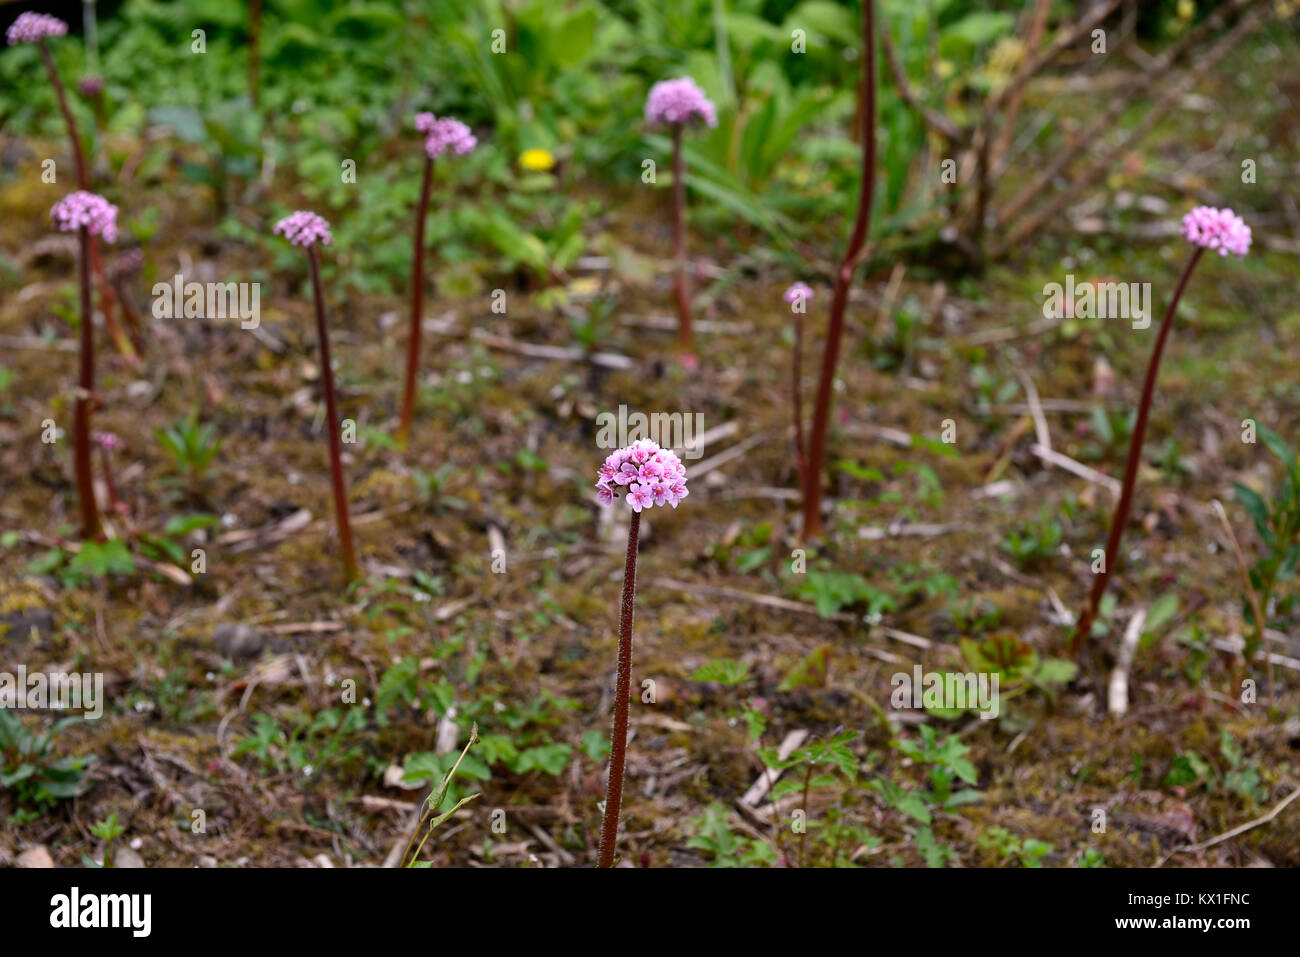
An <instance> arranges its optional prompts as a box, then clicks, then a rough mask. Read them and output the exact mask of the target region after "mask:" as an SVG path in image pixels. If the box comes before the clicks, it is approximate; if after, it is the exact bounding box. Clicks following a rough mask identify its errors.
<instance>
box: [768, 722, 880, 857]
mask: <svg viewBox="0 0 1300 957" xmlns="http://www.w3.org/2000/svg"><path fill="white" fill-rule="evenodd" d="M858 737H859V734H858V732H857V731H841V732H839V733H838V734H835V735H833V736H831V737H829V738H825V739H814V740H812V741H810V742H808V743H807V744H805V745H803V746H802V747H799V748H796V749H795V750H794V751H792V752H791V753H790V754H789V755H787V756H786V757H785V758H782V757H781V756H780V754H779V752H778V749H776V748H759V750H758V756H759V759H760V760H761V761H762V762H763V764H764V766H765V767H767V768H768V769H769V770H771V771H774V772H784V776H783V777H782V778H781V780H779V781H777V783H776V784H775V785H774V786H773V787H772V791H771V798H772V800H773V801H779V800H780V799H781V798H783V797H785V796H786V795H788V794H799V795H800V801H799V805H798V807H797V808H796V809H795V813H796V814H797V815H800V816H799V817H797V818H795V819H794V820H793V821H792V822H791V825H792V827H793V828H794V830H795V833H797V834H798V835H799V841H798V848H797V852H796V854H795V863H796V865H797V866H798V867H803V866H804V864H805V862H806V861H808V860H810V858H809V857H808V856H807V853H806V852H807V849H808V848H807V838H808V833H809V831H813V832H816V833H817V834H818V835H819V838H820V839H819V840H818V842H817V843H818V844H820V845H821V851H822V853H821V856H822V857H823V858H827V859H828V863H829V865H830V866H831V867H834V866H835V865H836V863H837V858H838V856H839V851H840V842H841V841H842V840H843V839H844V838H846V837H848V836H850V835H856V834H858V833H859V831H860V828H859V826H858V825H856V824H854V823H853V822H852V821H851V820H848V819H846V817H845V815H843V814H836V815H835V816H834V818H833V819H832V818H830V817H828V818H827V819H826V820H825V821H822V820H819V819H818V817H817V816H816V815H814V814H813V813H812V807H811V797H812V794H813V792H815V791H831V792H833V793H836V794H837V795H839V794H844V793H848V792H850V791H852V790H853V789H854V788H855V786H856V784H857V779H858V757H857V755H855V754H854V753H853V750H852V748H851V747H850V744H851V743H852V742H853V741H855V740H857V738H858ZM834 803H836V804H842V802H841V801H836V802H834Z"/></svg>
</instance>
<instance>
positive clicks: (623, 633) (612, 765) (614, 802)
mask: <svg viewBox="0 0 1300 957" xmlns="http://www.w3.org/2000/svg"><path fill="white" fill-rule="evenodd" d="M640 530H641V513H640V512H633V513H632V523H631V525H629V526H628V530H627V561H626V563H625V564H624V566H623V600H622V605H621V608H620V615H619V622H618V678H617V679H616V682H615V685H614V728H613V731H612V732H611V734H610V742H609V784H608V785H607V787H606V789H605V820H604V823H603V825H602V826H601V829H600V858H599V861H598V863H597V865H596V866H597V867H613V866H614V848H615V845H616V844H617V843H618V812H619V809H620V808H621V807H622V804H623V765H624V762H625V759H626V757H627V718H628V698H629V696H630V694H631V688H632V612H633V608H634V606H635V602H636V550H637V537H638V535H639V533H640Z"/></svg>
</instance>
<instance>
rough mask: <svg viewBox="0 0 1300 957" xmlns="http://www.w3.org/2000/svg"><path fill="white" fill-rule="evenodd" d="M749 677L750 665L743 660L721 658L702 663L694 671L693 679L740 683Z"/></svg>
mask: <svg viewBox="0 0 1300 957" xmlns="http://www.w3.org/2000/svg"><path fill="white" fill-rule="evenodd" d="M748 677H749V665H748V664H747V663H746V662H743V661H734V660H731V659H728V658H719V659H717V660H715V661H710V662H709V663H708V664H706V665H700V667H698V668H696V669H695V671H694V672H692V674H691V677H690V680H691V681H716V682H718V683H719V684H724V685H738V684H741V683H742V682H743V681H745V679H746V678H748Z"/></svg>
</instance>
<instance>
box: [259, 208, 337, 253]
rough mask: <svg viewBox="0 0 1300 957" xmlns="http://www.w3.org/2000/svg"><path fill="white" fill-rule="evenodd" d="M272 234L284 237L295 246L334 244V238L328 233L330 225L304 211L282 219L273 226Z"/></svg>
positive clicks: (313, 214) (301, 210)
mask: <svg viewBox="0 0 1300 957" xmlns="http://www.w3.org/2000/svg"><path fill="white" fill-rule="evenodd" d="M274 232H275V234H276V235H277V236H284V238H285V239H287V240H289V242H291V243H293V244H294V245H295V246H314V245H316V243H320V244H321V245H323V246H328V245H329V244H330V243H332V242H334V237H333V235H331V233H330V224H329V223H327V222H326V221H325V220H324V219H322V218H321V217H320V216H317V215H316V214H315V213H310V212H308V211H307V210H305V209H300V210H298V211H297V212H296V213H291V214H290V215H288V216H286V217H284V219H282V220H280V221H279V222H278V223H276V224H275V230H274Z"/></svg>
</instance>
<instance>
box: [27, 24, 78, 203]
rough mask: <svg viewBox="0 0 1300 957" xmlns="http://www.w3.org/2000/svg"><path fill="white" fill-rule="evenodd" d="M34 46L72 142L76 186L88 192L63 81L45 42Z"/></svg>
mask: <svg viewBox="0 0 1300 957" xmlns="http://www.w3.org/2000/svg"><path fill="white" fill-rule="evenodd" d="M36 46H37V47H39V48H40V51H41V59H42V60H44V61H45V72H46V73H47V74H49V77H50V86H52V87H54V95H55V96H56V97H57V98H58V100H59V111H60V112H61V113H62V114H63V122H64V124H65V125H66V126H67V127H68V139H69V140H71V141H72V162H73V164H74V165H75V166H76V168H77V185H78V186H79V187H80V188H81V189H86V190H88V189H90V176H89V175H88V174H87V173H86V160H85V157H83V156H82V155H81V137H80V136H79V135H78V134H77V121H76V120H75V119H73V117H72V110H70V109H69V108H68V95H67V93H65V92H64V90H63V81H62V80H60V79H59V71H58V68H57V67H55V65H54V57H52V56H50V49H49V47H47V46H46V45H45V41H44V40H38V41H36Z"/></svg>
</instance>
